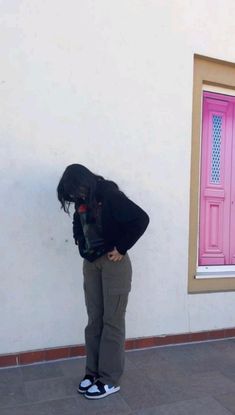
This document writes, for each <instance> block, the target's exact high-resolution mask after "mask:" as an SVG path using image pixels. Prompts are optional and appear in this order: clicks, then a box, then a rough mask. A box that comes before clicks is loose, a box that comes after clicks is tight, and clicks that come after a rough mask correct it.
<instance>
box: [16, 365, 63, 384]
mask: <svg viewBox="0 0 235 415" xmlns="http://www.w3.org/2000/svg"><path fill="white" fill-rule="evenodd" d="M21 371H22V374H23V380H24V381H30V380H37V379H46V378H55V377H59V376H63V371H62V370H61V368H60V366H59V364H58V363H55V362H53V363H41V364H34V365H27V366H23V367H22V368H21Z"/></svg>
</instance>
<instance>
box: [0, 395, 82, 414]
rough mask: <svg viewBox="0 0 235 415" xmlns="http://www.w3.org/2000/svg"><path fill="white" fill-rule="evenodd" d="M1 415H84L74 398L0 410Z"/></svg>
mask: <svg viewBox="0 0 235 415" xmlns="http://www.w3.org/2000/svg"><path fill="white" fill-rule="evenodd" d="M1 415H86V414H85V412H84V411H82V410H80V408H79V407H78V405H77V402H76V400H75V399H74V398H67V399H58V400H53V401H47V402H42V403H38V404H31V405H21V406H16V407H13V408H12V407H11V408H5V409H2V410H1Z"/></svg>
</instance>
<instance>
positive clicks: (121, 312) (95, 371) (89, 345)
mask: <svg viewBox="0 0 235 415" xmlns="http://www.w3.org/2000/svg"><path fill="white" fill-rule="evenodd" d="M83 274H84V292H85V301H86V307H87V313H88V324H87V327H86V328H85V341H86V355H87V359H86V374H89V375H92V376H96V377H98V378H99V380H100V381H101V382H103V383H105V384H111V385H118V383H119V380H120V377H121V375H122V373H123V370H124V360H125V312H126V306H127V301H128V294H129V292H130V290H131V278H132V268H131V261H130V258H129V256H128V254H126V255H124V256H123V258H122V259H121V261H117V262H113V261H110V260H109V259H108V257H107V255H103V256H102V257H100V258H98V259H96V260H95V261H94V262H89V261H87V260H84V263H83Z"/></svg>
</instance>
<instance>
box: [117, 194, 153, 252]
mask: <svg viewBox="0 0 235 415" xmlns="http://www.w3.org/2000/svg"><path fill="white" fill-rule="evenodd" d="M110 204H111V211H112V215H113V217H114V219H115V220H116V221H117V223H118V224H119V225H120V228H121V230H122V232H121V236H120V238H119V239H118V240H117V241H116V248H117V250H118V252H120V254H122V255H125V253H126V251H127V250H128V249H130V248H131V247H132V246H133V245H134V244H135V243H136V241H137V240H138V239H139V238H140V237H141V235H143V233H144V232H145V230H146V228H147V226H148V224H149V216H148V215H147V213H146V212H145V211H144V210H143V209H141V208H140V207H139V206H137V205H136V204H135V203H134V202H132V201H131V200H130V199H128V197H126V196H125V195H124V194H123V193H121V192H113V194H112V197H111V199H110Z"/></svg>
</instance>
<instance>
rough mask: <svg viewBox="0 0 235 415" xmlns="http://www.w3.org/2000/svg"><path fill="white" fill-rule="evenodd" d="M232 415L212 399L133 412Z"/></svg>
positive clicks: (162, 414) (144, 413) (175, 414)
mask: <svg viewBox="0 0 235 415" xmlns="http://www.w3.org/2000/svg"><path fill="white" fill-rule="evenodd" d="M189 414H190V415H199V414H200V415H212V414H213V415H231V412H229V411H228V410H227V409H225V408H224V407H223V406H221V405H220V404H219V403H218V402H217V401H216V400H214V399H212V398H205V399H193V400H188V401H182V402H175V403H173V404H169V405H161V406H157V407H155V408H147V409H144V410H138V411H135V412H133V415H189Z"/></svg>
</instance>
